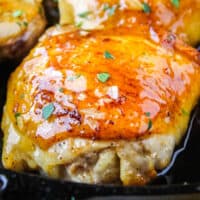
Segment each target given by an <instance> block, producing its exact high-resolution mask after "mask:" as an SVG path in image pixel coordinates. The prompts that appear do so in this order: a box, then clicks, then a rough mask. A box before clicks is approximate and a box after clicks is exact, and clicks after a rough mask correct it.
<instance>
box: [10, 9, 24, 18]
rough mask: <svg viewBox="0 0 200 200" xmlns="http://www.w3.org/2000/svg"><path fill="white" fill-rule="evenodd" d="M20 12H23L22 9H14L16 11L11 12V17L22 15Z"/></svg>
mask: <svg viewBox="0 0 200 200" xmlns="http://www.w3.org/2000/svg"><path fill="white" fill-rule="evenodd" d="M22 14H23V11H22V10H16V11H14V12H13V14H12V16H13V17H20V16H22Z"/></svg>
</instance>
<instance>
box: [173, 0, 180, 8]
mask: <svg viewBox="0 0 200 200" xmlns="http://www.w3.org/2000/svg"><path fill="white" fill-rule="evenodd" d="M171 3H172V4H173V5H174V6H175V7H176V8H178V7H179V5H180V0H171Z"/></svg>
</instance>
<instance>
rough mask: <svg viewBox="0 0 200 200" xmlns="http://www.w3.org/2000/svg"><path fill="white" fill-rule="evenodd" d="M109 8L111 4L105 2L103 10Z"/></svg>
mask: <svg viewBox="0 0 200 200" xmlns="http://www.w3.org/2000/svg"><path fill="white" fill-rule="evenodd" d="M108 9H110V6H109V4H107V3H104V4H103V11H106V10H108Z"/></svg>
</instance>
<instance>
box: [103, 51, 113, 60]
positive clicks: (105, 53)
mask: <svg viewBox="0 0 200 200" xmlns="http://www.w3.org/2000/svg"><path fill="white" fill-rule="evenodd" d="M104 57H105V58H106V59H114V56H113V55H112V54H111V53H110V52H109V51H105V52H104Z"/></svg>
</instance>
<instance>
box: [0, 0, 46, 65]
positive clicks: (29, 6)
mask: <svg viewBox="0 0 200 200" xmlns="http://www.w3.org/2000/svg"><path fill="white" fill-rule="evenodd" d="M41 4H42V3H41V1H40V0H31V1H26V0H18V1H13V0H0V61H1V60H4V59H12V58H19V57H21V56H24V55H25V54H26V53H27V52H28V51H29V50H30V48H32V47H33V45H34V44H35V43H36V41H37V39H38V38H39V36H40V35H41V33H42V32H43V31H44V28H45V25H46V21H45V17H44V13H43V8H42V5H41Z"/></svg>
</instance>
